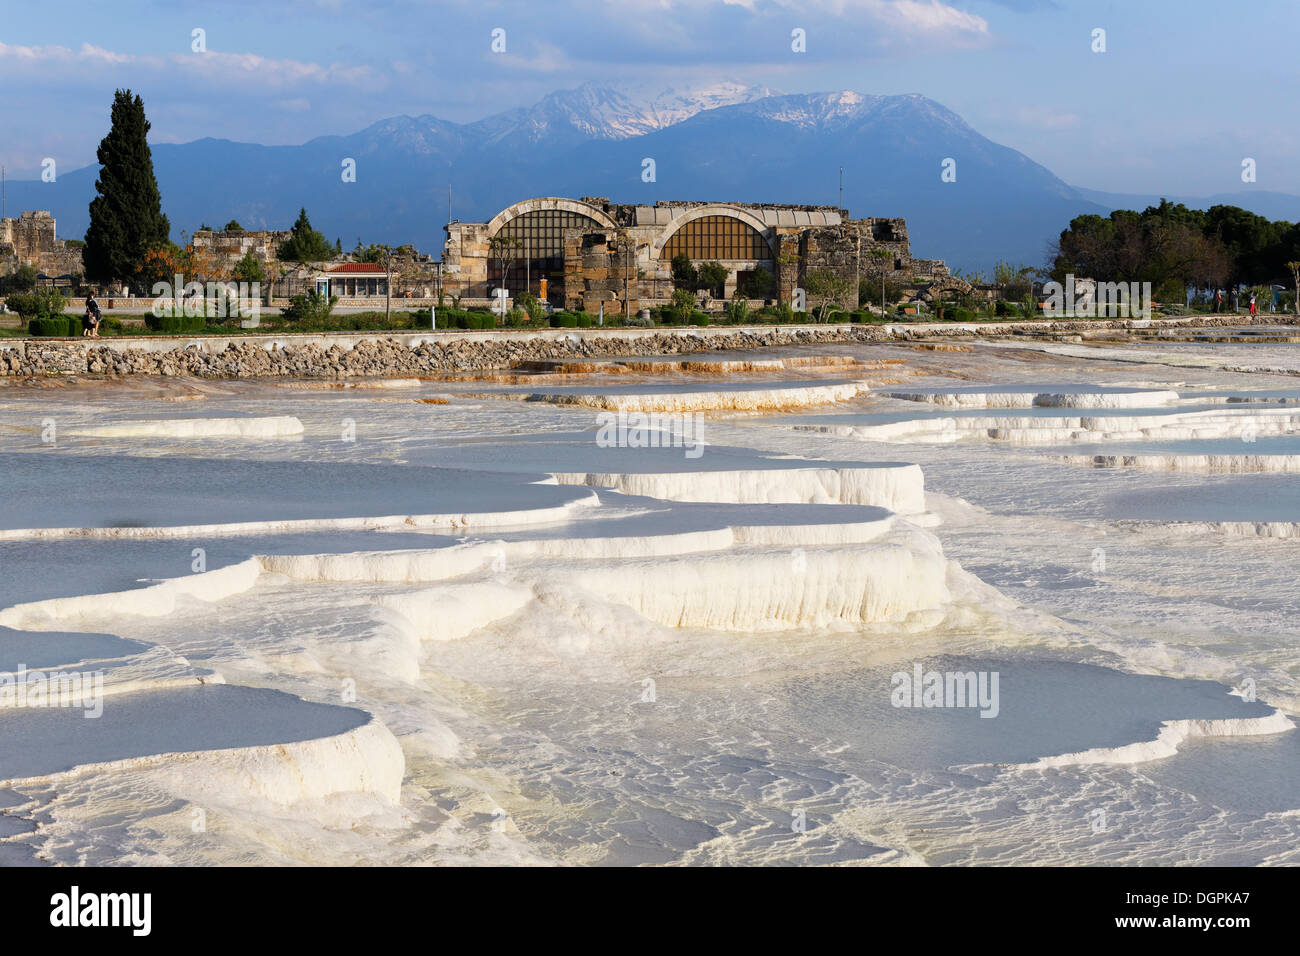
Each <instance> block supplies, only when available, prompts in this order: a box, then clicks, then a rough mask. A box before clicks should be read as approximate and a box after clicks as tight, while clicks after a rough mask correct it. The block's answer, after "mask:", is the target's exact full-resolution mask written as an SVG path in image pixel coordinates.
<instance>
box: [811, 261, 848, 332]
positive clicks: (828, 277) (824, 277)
mask: <svg viewBox="0 0 1300 956" xmlns="http://www.w3.org/2000/svg"><path fill="white" fill-rule="evenodd" d="M803 287H804V291H805V292H807V293H808V294H809V295H810V296H812V297H813V298H814V299H820V300H821V305H820V306H819V307H818V308H817V309H815V310H814V311H815V313H816V315H817V319H818V321H823V320H825V318H826V307H827V306H828V305H829V304H830V303H831V302H842V301H843V300H844V298H845V297H846V296H848V294H849V293H850V292H852V291H853V280H852V279H850V278H849V277H848V276H843V275H840V274H839V273H838V272H835V271H833V270H831V269H814V270H813V271H812V272H809V273H808V274H807V275H805V276H804V277H803Z"/></svg>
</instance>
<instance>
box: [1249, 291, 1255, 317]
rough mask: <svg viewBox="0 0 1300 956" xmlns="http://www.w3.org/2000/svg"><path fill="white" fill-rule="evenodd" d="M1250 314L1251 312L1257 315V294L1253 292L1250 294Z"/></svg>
mask: <svg viewBox="0 0 1300 956" xmlns="http://www.w3.org/2000/svg"><path fill="white" fill-rule="evenodd" d="M1250 314H1251V315H1255V314H1256V309H1255V294H1254V293H1253V292H1252V293H1251V295H1250Z"/></svg>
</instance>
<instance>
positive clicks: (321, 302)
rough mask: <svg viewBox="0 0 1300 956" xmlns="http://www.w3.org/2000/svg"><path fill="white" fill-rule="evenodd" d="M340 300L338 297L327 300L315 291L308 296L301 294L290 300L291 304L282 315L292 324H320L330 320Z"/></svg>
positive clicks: (330, 297)
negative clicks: (305, 322)
mask: <svg viewBox="0 0 1300 956" xmlns="http://www.w3.org/2000/svg"><path fill="white" fill-rule="evenodd" d="M338 300H339V297H338V296H336V295H332V296H329V297H328V298H326V297H325V295H324V294H322V293H320V292H317V291H316V290H315V289H313V290H312V291H310V292H308V293H307V294H306V295H302V294H299V295H295V296H293V297H292V298H290V299H289V304H288V305H287V306H285V307H284V308H283V309H281V310H280V315H281V316H282V317H283V318H285V319H287V320H288V321H290V322H302V321H308V322H319V321H321V320H322V319H327V318H329V316H330V313H331V312H333V311H334V305H335V303H337V302H338Z"/></svg>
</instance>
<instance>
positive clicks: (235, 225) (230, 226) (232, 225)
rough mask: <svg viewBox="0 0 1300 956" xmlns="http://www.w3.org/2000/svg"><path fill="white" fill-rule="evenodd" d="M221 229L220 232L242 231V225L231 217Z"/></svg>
mask: <svg viewBox="0 0 1300 956" xmlns="http://www.w3.org/2000/svg"><path fill="white" fill-rule="evenodd" d="M221 231H222V232H243V231H244V227H243V226H241V225H240V224H239V220H237V219H232V220H230V222H228V223H226V225H225V228H223V229H222V230H221Z"/></svg>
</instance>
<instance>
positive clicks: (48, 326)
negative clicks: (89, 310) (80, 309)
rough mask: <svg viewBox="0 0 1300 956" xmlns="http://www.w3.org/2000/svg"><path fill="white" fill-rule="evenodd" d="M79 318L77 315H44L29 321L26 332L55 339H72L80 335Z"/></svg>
mask: <svg viewBox="0 0 1300 956" xmlns="http://www.w3.org/2000/svg"><path fill="white" fill-rule="evenodd" d="M81 329H82V326H81V316H79V315H44V316H41V317H40V318H35V319H31V320H30V321H29V322H28V323H27V331H28V332H30V333H31V334H32V335H40V336H53V337H55V338H72V337H75V336H79V335H81Z"/></svg>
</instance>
